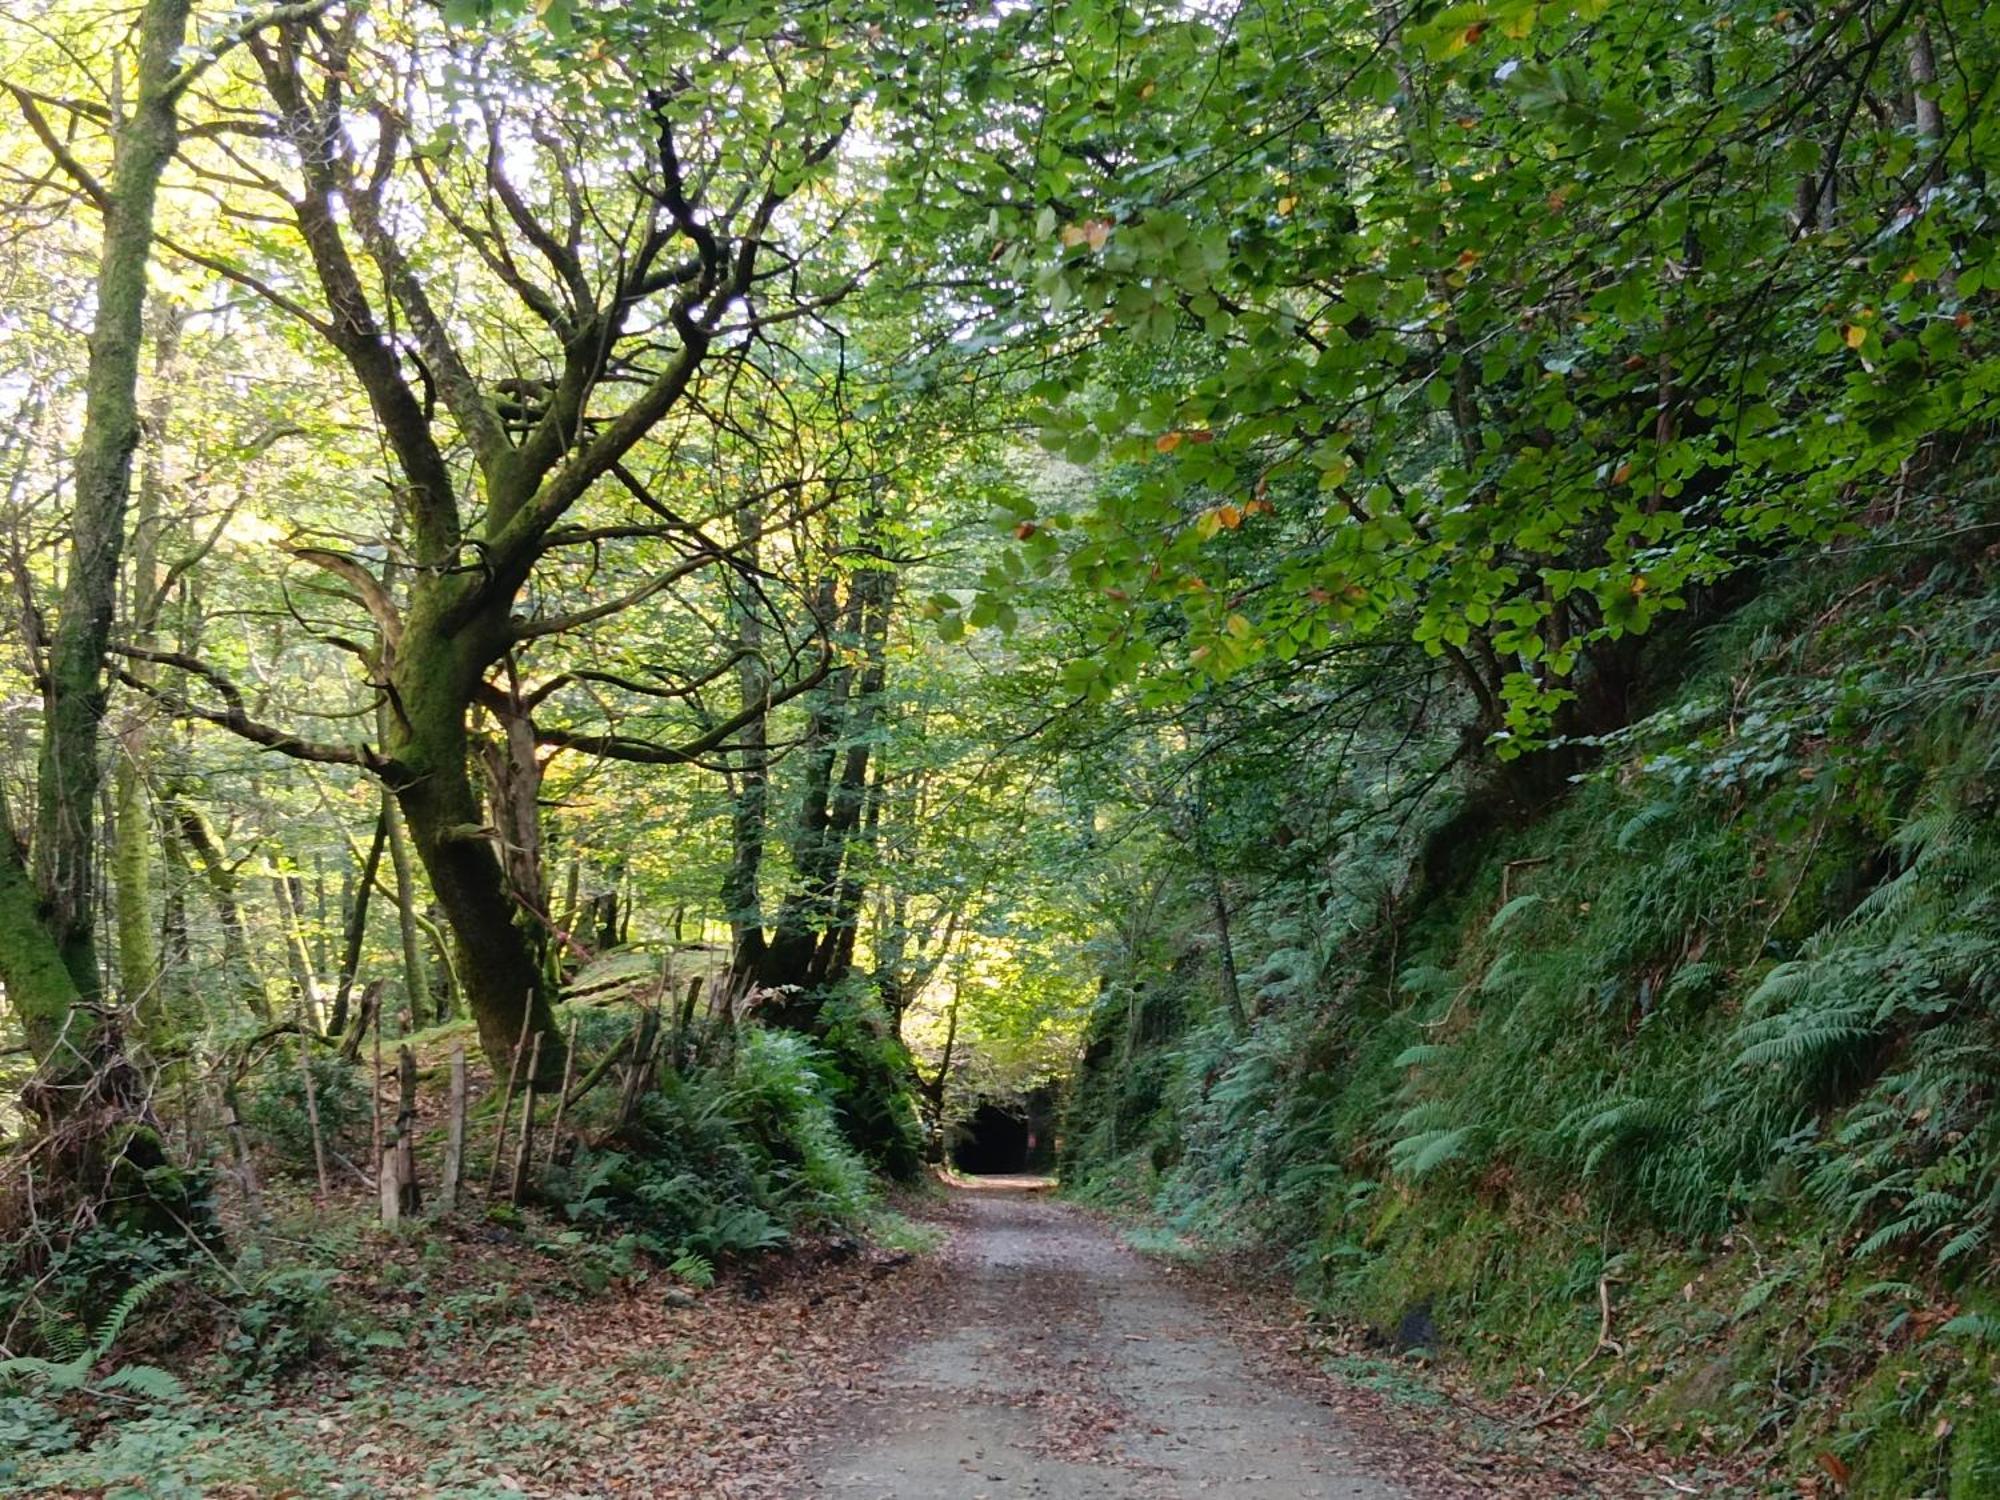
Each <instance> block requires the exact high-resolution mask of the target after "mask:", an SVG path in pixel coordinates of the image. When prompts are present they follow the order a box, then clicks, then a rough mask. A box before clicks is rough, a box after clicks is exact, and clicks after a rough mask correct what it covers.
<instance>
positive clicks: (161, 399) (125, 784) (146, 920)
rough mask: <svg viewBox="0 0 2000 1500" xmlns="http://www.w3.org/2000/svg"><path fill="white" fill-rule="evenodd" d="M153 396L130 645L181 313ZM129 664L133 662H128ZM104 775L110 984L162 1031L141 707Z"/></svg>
mask: <svg viewBox="0 0 2000 1500" xmlns="http://www.w3.org/2000/svg"><path fill="white" fill-rule="evenodd" d="M152 321H153V395H152V400H151V401H150V402H149V403H148V404H147V409H146V436H147V438H148V442H147V445H146V456H145V461H144V463H143V464H141V465H140V470H139V492H138V503H137V507H136V511H135V514H134V516H133V521H132V584H131V598H130V603H129V606H128V611H127V612H128V613H129V614H130V616H131V620H132V637H133V640H134V642H135V643H136V644H138V645H140V646H143V647H148V648H150V647H153V646H155V645H157V644H158V642H157V640H156V638H155V637H156V627H157V624H158V616H159V600H158V599H157V598H156V597H155V595H157V594H158V592H159V587H160V567H159V546H160V525H161V516H160V500H161V491H162V490H163V488H164V487H165V480H164V474H165V462H166V459H165V447H166V435H167V421H168V418H169V416H170V415H171V413H172V410H173V384H174V371H175V365H176V362H177V359H178V356H179V353H180V334H181V327H182V324H183V323H184V321H185V316H184V314H183V313H182V312H181V311H180V309H178V308H176V307H175V306H173V304H171V303H163V304H160V306H159V307H158V309H157V310H156V312H155V314H154V317H153V320H152ZM135 665H137V664H135ZM118 742H119V743H118V758H117V765H116V769H115V770H114V772H113V774H112V793H111V800H112V830H113V831H112V840H113V843H112V858H111V864H112V884H113V909H114V911H115V913H116V918H117V928H118V984H119V988H120V989H121V990H122V991H123V992H124V997H125V1001H126V1003H127V1004H128V1005H131V1006H132V1007H134V1009H135V1011H136V1012H137V1014H138V1015H139V1017H140V1021H141V1024H142V1026H143V1027H144V1029H145V1030H146V1031H147V1032H148V1033H149V1034H151V1035H153V1036H155V1037H160V1036H163V1035H164V1034H165V1030H166V1028H167V1027H168V1026H169V1025H170V1023H171V1021H172V1019H173V1018H172V1017H171V1016H170V1015H169V1014H168V1013H167V1010H168V1008H167V1006H166V1004H165V996H164V995H163V994H162V993H161V992H160V978H161V972H160V957H159V949H158V948H157V946H156V945H155V943H154V941H153V934H154V928H153V846H154V843H155V842H156V838H155V834H154V830H153V818H152V809H151V807H150V805H149V802H148V798H147V796H146V780H145V775H146V762H147V757H148V753H149V751H150V748H151V742H152V719H151V713H150V710H149V708H148V706H147V705H145V704H137V703H135V704H134V705H132V710H131V712H130V713H129V714H127V715H126V717H125V722H124V724H123V725H122V726H121V729H120V732H119V736H118Z"/></svg>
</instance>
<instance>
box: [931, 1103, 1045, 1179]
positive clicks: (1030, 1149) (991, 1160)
mask: <svg viewBox="0 0 2000 1500" xmlns="http://www.w3.org/2000/svg"><path fill="white" fill-rule="evenodd" d="M1055 1159H1056V1095H1055V1091H1054V1090H1053V1089H1051V1088H1048V1087H1041V1088H1035V1089H1030V1090H1029V1091H1028V1092H1027V1093H1026V1094H1025V1095H1021V1096H1019V1097H1015V1096H1008V1097H1007V1099H1006V1102H1004V1103H998V1104H996V1103H994V1102H993V1101H992V1100H991V1099H988V1100H986V1101H984V1102H983V1103H981V1104H980V1106H979V1107H978V1108H977V1109H975V1110H974V1111H973V1112H972V1113H971V1114H970V1115H968V1116H966V1117H965V1119H964V1120H962V1121H961V1122H960V1123H959V1124H957V1125H955V1126H953V1127H952V1131H951V1164H952V1165H953V1166H954V1167H956V1168H957V1169H958V1170H959V1171H961V1172H964V1173H967V1174H968V1175H971V1176H975V1177H1000V1176H1010V1175H1012V1174H1014V1173H1019V1172H1034V1173H1040V1172H1047V1171H1048V1170H1049V1169H1050V1168H1051V1167H1053V1166H1054V1165H1055Z"/></svg>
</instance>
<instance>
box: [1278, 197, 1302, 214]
mask: <svg viewBox="0 0 2000 1500" xmlns="http://www.w3.org/2000/svg"><path fill="white" fill-rule="evenodd" d="M1298 204H1299V200H1298V199H1297V198H1293V197H1285V198H1280V199H1279V200H1278V212H1279V214H1280V215H1284V214H1288V213H1290V212H1291V211H1292V210H1293V209H1294V208H1297V207H1298Z"/></svg>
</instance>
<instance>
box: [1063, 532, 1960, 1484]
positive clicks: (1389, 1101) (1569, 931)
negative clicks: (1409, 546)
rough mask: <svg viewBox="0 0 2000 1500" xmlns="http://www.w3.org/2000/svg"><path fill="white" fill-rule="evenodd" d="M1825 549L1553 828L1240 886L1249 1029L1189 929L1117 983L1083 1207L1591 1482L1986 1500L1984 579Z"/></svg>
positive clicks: (1080, 1186)
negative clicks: (1408, 1351)
mask: <svg viewBox="0 0 2000 1500" xmlns="http://www.w3.org/2000/svg"><path fill="white" fill-rule="evenodd" d="M1843 554H1844V555H1837V556H1835V557H1833V558H1831V559H1829V560H1823V561H1821V562H1820V563H1818V564H1816V565H1814V566H1813V567H1812V568H1810V569H1805V570H1797V571H1792V572H1788V573H1786V574H1783V575H1780V576H1774V577H1772V578H1770V579H1768V580H1766V581H1765V583H1764V586H1763V587H1762V589H1761V590H1760V591H1759V593H1758V594H1757V595H1756V597H1755V598H1754V599H1753V600H1752V601H1751V602H1749V603H1748V604H1745V605H1743V606H1741V607H1739V608H1738V609H1736V610H1734V611H1733V612H1732V613H1730V614H1729V615H1728V616H1727V617H1726V618H1724V619H1723V620H1722V622H1721V623H1719V624H1716V625H1712V626H1710V627H1708V628H1706V629H1704V630H1700V631H1696V630H1693V629H1689V630H1688V631H1687V632H1686V633H1685V634H1684V635H1683V636H1682V637H1681V639H1680V640H1678V641H1677V642H1673V643H1666V642H1662V643H1658V644H1656V645H1655V646H1654V647H1653V648H1652V649H1653V652H1654V660H1655V662H1656V664H1662V663H1663V664H1664V665H1663V668H1662V669H1663V670H1670V671H1671V673H1672V676H1671V680H1670V682H1669V683H1668V684H1667V685H1666V686H1665V687H1663V688H1662V690H1661V691H1660V692H1659V694H1658V695H1657V697H1656V701H1655V702H1654V703H1653V704H1652V705H1651V711H1650V712H1648V713H1647V714H1646V715H1645V716H1644V717H1642V718H1640V719H1639V720H1638V722H1637V723H1635V724H1634V725H1633V726H1632V727H1631V728H1628V729H1625V730H1622V731H1620V732H1618V733H1616V734H1613V735H1610V736H1607V737H1605V738H1604V739H1602V740H1601V741H1599V742H1597V743H1594V744H1592V745H1590V746H1588V747H1587V748H1588V749H1589V750H1590V752H1591V764H1590V769H1588V770H1587V771H1586V772H1585V773H1584V774H1582V775H1581V776H1579V777H1578V778H1577V779H1576V781H1575V782H1574V783H1573V784H1572V785H1571V787H1570V788H1569V790H1568V791H1567V793H1566V794H1564V795H1562V796H1560V797H1558V798H1556V799H1554V800H1553V801H1552V802H1550V803H1548V804H1546V805H1544V806H1542V807H1540V808H1538V809H1536V810H1534V811H1533V812H1526V813H1524V812H1522V811H1520V810H1519V809H1518V808H1515V809H1511V810H1509V812H1508V813H1507V815H1505V816H1500V817H1493V818H1481V819H1468V818H1466V816H1465V811H1466V808H1467V806H1468V805H1469V800H1468V799H1473V798H1477V797H1480V796H1482V795H1484V793H1483V792H1482V791H1481V790H1480V789H1479V787H1478V784H1477V783H1476V782H1475V781H1474V780H1472V779H1470V778H1468V780H1467V782H1466V784H1465V785H1464V786H1462V787H1460V788H1459V789H1457V790H1456V791H1451V792H1448V793H1447V794H1445V795H1443V796H1441V797H1433V798H1432V799H1431V800H1430V801H1429V802H1428V803H1427V804H1426V811H1425V813H1424V815H1423V816H1422V817H1419V818H1410V817H1409V816H1407V813H1406V812H1405V813H1404V814H1403V815H1402V816H1401V821H1400V822H1398V823H1396V824H1395V825H1393V826H1390V827H1387V828H1386V830H1385V825H1384V823H1383V821H1382V820H1375V821H1373V822H1370V821H1369V820H1368V819H1366V818H1355V819H1352V820H1350V822H1349V824H1348V825H1347V830H1346V831H1345V832H1344V833H1342V835H1341V836H1340V837H1339V838H1338V839H1336V840H1332V841H1329V842H1328V844H1327V846H1326V847H1325V849H1324V850H1323V851H1321V852H1320V853H1319V855H1318V857H1316V858H1314V859H1312V860H1310V861H1300V860H1292V861H1288V862H1287V866H1286V869H1285V871H1284V873H1282V874H1274V875H1272V876H1271V877H1270V878H1268V879H1265V880H1262V881H1258V880H1256V879H1254V878H1250V877H1246V878H1244V879H1243V880H1242V881H1241V885H1242V886H1243V887H1245V888H1246V889H1245V899H1244V900H1243V909H1242V910H1241V911H1240V912H1239V914H1238V921H1237V923H1236V928H1237V952H1236V954H1235V955H1234V956H1235V959H1236V962H1237V966H1238V967H1239V968H1240V969H1241V970H1242V972H1243V974H1244V982H1243V993H1244V995H1245V997H1246V999H1247V1001H1248V1009H1249V1012H1250V1015H1249V1022H1248V1026H1247V1029H1244V1028H1239V1027H1238V1026H1237V1025H1236V1024H1235V1023H1234V1022H1233V1019H1232V1017H1231V1015H1230V1014H1229V1009H1228V1007H1227V1006H1226V1005H1224V1004H1223V1002H1222V998H1221V996H1220V995H1219V993H1218V989H1219V984H1218V979H1217V967H1218V966H1217V965H1216V964H1215V963H1214V962H1213V961H1212V959H1213V953H1212V951H1211V948H1212V938H1211V936H1210V934H1209V933H1208V931H1207V929H1206V928H1205V927H1204V925H1203V923H1202V920H1201V912H1200V909H1199V907H1198V905H1197V904H1196V903H1194V902H1192V901H1190V902H1188V903H1186V905H1185V906H1184V908H1183V909H1182V910H1181V911H1180V912H1178V913H1177V914H1175V916H1173V917H1171V918H1169V919H1168V920H1167V925H1166V929H1165V930H1164V931H1163V933H1162V934H1161V935H1160V936H1161V938H1162V941H1161V943H1160V944H1159V945H1157V946H1156V947H1155V948H1154V949H1153V950H1151V952H1150V955H1149V956H1148V957H1147V958H1145V959H1143V960H1142V959H1137V958H1134V959H1131V960H1129V961H1128V962H1126V963H1125V964H1124V966H1123V967H1122V968H1117V967H1115V966H1114V971H1113V972H1110V973H1108V974H1107V977H1106V989H1105V991H1104V996H1103V999H1102V1001H1101V1003H1100V1006H1099V1009H1098V1014H1097V1017H1096V1021H1095V1024H1094V1027H1093V1032H1092V1037H1091V1041H1090V1045H1089V1047H1088V1052H1087V1058H1086V1063H1085V1066H1084V1069H1083V1072H1082V1075H1081V1077H1080V1078H1079V1080H1078V1083H1077V1086H1076V1089H1075V1092H1074V1103H1073V1106H1072V1113H1071V1118H1070V1120H1069V1129H1068V1134H1067V1143H1066V1144H1067V1160H1066V1163H1065V1167H1066V1176H1067V1179H1068V1181H1069V1183H1070V1185H1071V1187H1072V1189H1073V1190H1076V1191H1081V1192H1083V1193H1085V1194H1088V1195H1092V1196H1095V1197H1097V1198H1100V1199H1109V1200H1116V1201H1122V1202H1125V1203H1128V1204H1131V1205H1135V1206H1140V1207H1143V1208H1144V1209H1145V1210H1146V1211H1147V1212H1149V1213H1152V1214H1156V1215H1159V1216H1162V1217H1164V1218H1165V1219H1167V1220H1168V1221H1170V1222H1171V1223H1172V1224H1174V1225H1175V1226H1176V1227H1179V1228H1181V1229H1183V1230H1188V1231H1194V1232H1198V1233H1200V1234H1202V1235H1204V1236H1206V1237H1208V1238H1211V1239H1218V1240H1223V1241H1235V1242H1244V1241H1254V1242H1261V1243H1265V1244H1270V1245H1275V1246H1277V1247H1280V1248H1282V1249H1283V1250H1284V1251H1286V1252H1287V1253H1288V1254H1289V1255H1290V1257H1291V1259H1292V1262H1293V1264H1294V1265H1295V1267H1296V1270H1297V1273H1298V1276H1299V1279H1300V1283H1301V1286H1302V1287H1303V1289H1304V1290H1305V1291H1306V1292H1307V1293H1308V1295H1309V1296H1310V1297H1311V1298H1312V1299H1313V1300H1314V1302H1315V1303H1316V1304H1317V1305H1318V1306H1320V1307H1321V1308H1323V1309H1324V1310H1325V1311H1326V1312H1327V1314H1328V1315H1329V1316H1331V1317H1333V1318H1336V1319H1340V1320H1343V1321H1345V1322H1348V1323H1351V1324H1355V1325H1359V1326H1363V1327H1366V1328H1372V1329H1375V1330H1379V1332H1380V1334H1381V1336H1382V1338H1383V1339H1384V1340H1385V1342H1388V1343H1394V1342H1397V1341H1398V1339H1399V1338H1400V1339H1401V1340H1402V1341H1404V1342H1409V1341H1410V1340H1411V1338H1412V1335H1411V1334H1410V1333H1409V1331H1408V1330H1410V1329H1411V1328H1416V1329H1418V1330H1419V1333H1418V1334H1417V1335H1416V1336H1415V1337H1416V1339H1417V1341H1420V1342H1424V1343H1428V1344H1431V1345H1433V1346H1434V1349H1435V1352H1436V1353H1437V1354H1438V1355H1439V1356H1440V1357H1441V1358H1443V1359H1445V1360H1447V1361H1449V1362H1451V1363H1453V1364H1455V1365H1456V1366H1458V1367H1459V1368H1460V1369H1462V1370H1464V1371H1466V1372H1468V1373H1470V1374H1471V1375H1473V1376H1475V1377H1477V1378H1478V1379H1480V1380H1482V1381H1486V1382H1490V1383H1492V1384H1493V1385H1494V1386H1496V1387H1512V1386H1516V1385H1520V1384H1524V1383H1525V1384H1530V1385H1534V1386H1536V1387H1538V1388H1541V1389H1543V1390H1544V1391H1546V1392H1547V1393H1548V1399H1549V1402H1550V1408H1549V1409H1550V1410H1552V1411H1555V1410H1561V1409H1564V1408H1570V1407H1573V1408H1574V1409H1575V1415H1574V1419H1575V1420H1576V1421H1578V1422H1580V1423H1584V1424H1587V1426H1588V1429H1589V1432H1590V1434H1591V1435H1592V1436H1594V1437H1596V1438H1597V1439H1599V1440H1601V1441H1603V1442H1606V1443H1612V1444H1634V1443H1646V1444H1657V1445H1662V1446H1664V1447H1667V1448H1671V1449H1675V1450H1683V1451H1685V1450H1694V1449H1702V1450H1707V1451H1711V1452H1715V1453H1719V1454H1726V1455H1730V1456H1732V1457H1734V1458H1737V1459H1739V1460H1742V1459H1747V1464H1748V1467H1749V1468H1750V1469H1752V1470H1754V1471H1756V1472H1757V1473H1759V1474H1761V1475H1765V1476H1768V1483H1769V1485H1770V1488H1771V1491H1772V1492H1773V1493H1780V1494H1782V1493H1819V1494H1827V1493H1833V1492H1836V1488H1839V1489H1840V1492H1844V1493H1849V1494H1853V1495H1876V1496H1915V1495H1938V1496H1950V1497H1954V1500H1957V1497H1971V1496H1980V1495H1991V1494H1994V1493H2000V1419H1996V1418H1995V1417H1994V1416H1993V1412H1994V1411H1995V1410H1996V1409H2000V1408H1996V1405H1995V1399H1994V1398H1995V1395H1996V1388H1995V1374H1996V1371H1995V1368H1994V1354H1993V1350H1994V1346H1995V1344H1996V1341H2000V1309H1996V1307H1995V1302H1996V1298H1995V1296H1994V1294H1993V1283H1994V1276H1995V1270H1996V1261H1995V1252H1994V1245H1993V1242H1992V1239H1991V1229H1992V1226H1993V1223H1994V1219H1995V1216H1996V1212H2000V1115H1996V1107H1995V1102H1996V1097H2000V1090H1996V1084H2000V1004H1996V1002H2000V820H1996V816H1995V814H1996V812H1997V811H2000V806H1996V804H1997V803H2000V785H1996V775H1995V773H1996V769H2000V667H1996V666H1995V662H1996V661H2000V591H1996V586H2000V578H1996V570H1995V567H1994V565H1993V560H1992V559H1991V558H1990V557H1989V556H1988V555H1987V554H1986V553H1985V552H1984V551H1982V550H1977V549H1976V548H1969V547H1967V546H1966V545H1964V542H1963V539H1958V540H1956V541H1954V542H1953V543H1952V544H1950V545H1939V546H1933V547H1921V546H1909V545H1898V544H1890V545H1883V546H1880V547H1871V546H1870V545H1868V544H1867V543H1865V542H1864V543H1858V544H1856V545H1855V546H1853V547H1850V548H1847V549H1843ZM1405 807H1407V804H1405ZM1475 825H1477V826H1479V827H1480V828H1481V829H1482V832H1481V835H1480V837H1478V838H1477V839H1476V840H1467V839H1464V838H1462V837H1460V835H1459V834H1457V833H1455V832H1454V830H1461V829H1464V828H1466V827H1471V826H1475ZM1176 920H1177V921H1178V922H1179V924H1180V925H1179V926H1178V927H1175V926H1173V925H1172V923H1173V922H1174V921H1176ZM1162 953H1163V954H1164V955H1165V956H1164V957H1161V956H1160V955H1161V954H1162ZM1815 1487H1817V1488H1815Z"/></svg>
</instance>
